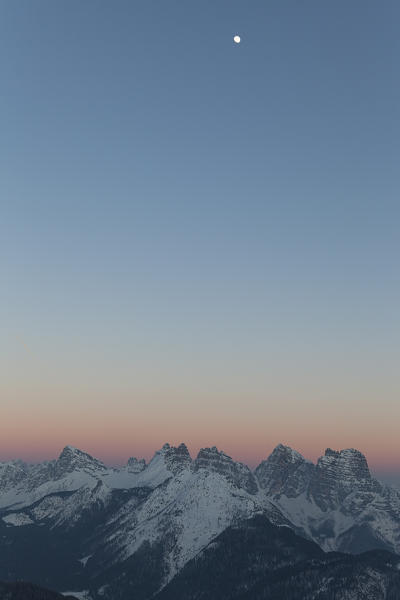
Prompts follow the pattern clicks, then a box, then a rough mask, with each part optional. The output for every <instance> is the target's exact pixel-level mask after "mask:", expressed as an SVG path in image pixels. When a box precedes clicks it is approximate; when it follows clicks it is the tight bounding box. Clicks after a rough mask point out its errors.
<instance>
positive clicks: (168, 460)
mask: <svg viewBox="0 0 400 600" xmlns="http://www.w3.org/2000/svg"><path fill="white" fill-rule="evenodd" d="M161 452H162V454H163V455H164V460H165V465H166V467H167V469H168V471H171V473H173V474H174V475H176V474H177V473H179V472H180V471H182V470H183V469H188V468H189V467H190V465H191V463H192V458H191V456H190V454H189V450H188V449H187V446H186V444H183V443H182V444H180V445H179V446H171V445H170V444H164V446H163V447H162V450H161Z"/></svg>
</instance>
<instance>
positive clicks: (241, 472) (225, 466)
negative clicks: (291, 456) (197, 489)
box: [193, 446, 258, 494]
mask: <svg viewBox="0 0 400 600" xmlns="http://www.w3.org/2000/svg"><path fill="white" fill-rule="evenodd" d="M200 469H206V470H207V471H209V472H214V473H219V474H220V475H223V476H224V477H226V478H227V479H228V480H229V481H230V482H231V483H233V484H234V485H235V486H237V487H239V488H244V489H245V490H246V491H247V492H249V493H250V494H255V493H256V492H257V490H258V486H257V482H256V480H255V477H254V475H253V473H252V472H251V471H250V469H249V468H248V467H247V466H246V465H244V464H242V463H238V462H235V461H234V460H233V459H232V458H231V457H230V456H228V455H227V454H225V452H221V451H219V450H218V448H217V447H216V446H212V448H202V449H201V450H200V451H199V453H198V455H197V458H196V460H195V461H194V462H193V470H194V471H199V470H200Z"/></svg>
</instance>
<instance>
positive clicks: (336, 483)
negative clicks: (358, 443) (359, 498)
mask: <svg viewBox="0 0 400 600" xmlns="http://www.w3.org/2000/svg"><path fill="white" fill-rule="evenodd" d="M378 489H379V484H378V483H377V482H376V481H374V480H373V479H372V477H371V474H370V472H369V468H368V464H367V461H366V458H365V456H364V455H363V454H362V453H361V452H359V451H358V450H354V449H353V448H350V449H348V450H342V451H341V452H338V451H335V450H331V449H330V448H327V450H326V451H325V456H322V457H321V458H319V459H318V462H317V466H316V468H315V470H314V473H313V476H312V478H311V481H310V486H309V495H310V497H311V498H312V499H313V500H314V501H315V502H316V504H317V505H318V506H319V507H320V508H321V509H322V510H323V511H326V510H328V509H332V508H334V507H336V506H338V505H340V504H341V503H342V502H343V501H344V499H345V498H346V497H347V496H348V495H349V494H351V493H354V492H355V491H357V492H364V493H365V492H374V491H377V490H378Z"/></svg>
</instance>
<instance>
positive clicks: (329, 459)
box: [255, 445, 400, 553]
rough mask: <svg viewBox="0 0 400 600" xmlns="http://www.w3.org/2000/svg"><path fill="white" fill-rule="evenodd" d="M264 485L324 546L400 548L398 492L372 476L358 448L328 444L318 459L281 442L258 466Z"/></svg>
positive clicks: (285, 511) (296, 522) (349, 549)
mask: <svg viewBox="0 0 400 600" xmlns="http://www.w3.org/2000/svg"><path fill="white" fill-rule="evenodd" d="M255 474H256V477H257V479H258V481H259V484H260V487H261V488H262V489H263V490H264V493H265V496H266V497H268V498H269V499H270V500H272V502H273V503H274V504H275V506H277V507H278V508H279V509H280V510H281V511H282V512H283V514H284V515H285V516H286V517H287V518H288V519H289V520H290V521H291V522H292V523H293V525H295V526H297V527H299V528H301V530H302V531H303V533H304V535H306V536H307V537H309V538H310V539H313V540H314V541H316V542H317V543H318V544H319V545H320V546H321V547H322V548H323V549H324V550H342V551H345V552H361V551H364V550H370V549H374V548H385V549H388V550H391V551H394V552H397V553H399V552H400V494H399V491H398V490H396V489H394V488H390V487H388V486H385V485H383V484H381V483H379V482H378V481H377V480H376V479H374V478H373V477H372V476H371V474H370V471H369V468H368V464H367V461H366V459H365V456H364V455H363V454H361V452H359V451H358V450H354V449H347V450H342V451H341V452H337V451H335V450H331V449H330V448H328V449H327V450H326V451H325V455H324V456H322V457H321V458H319V459H318V462H317V464H316V465H314V464H313V463H310V462H309V461H307V460H306V459H305V458H303V457H302V456H301V455H300V454H299V453H298V452H295V451H294V450H292V449H291V448H289V447H287V446H283V445H279V446H277V447H276V448H275V450H274V451H273V452H272V454H271V455H270V456H269V457H268V458H267V460H265V461H263V462H262V463H261V464H260V465H259V466H258V467H257V469H256V471H255Z"/></svg>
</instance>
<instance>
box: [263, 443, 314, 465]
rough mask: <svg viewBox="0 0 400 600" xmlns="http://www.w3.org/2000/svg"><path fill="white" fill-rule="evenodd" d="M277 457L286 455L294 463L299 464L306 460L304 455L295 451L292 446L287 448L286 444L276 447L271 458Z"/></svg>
mask: <svg viewBox="0 0 400 600" xmlns="http://www.w3.org/2000/svg"><path fill="white" fill-rule="evenodd" d="M275 455H281V456H282V455H285V456H287V457H288V458H289V459H290V460H291V461H292V462H297V461H299V460H301V461H305V460H306V459H305V458H304V456H303V455H302V454H300V452H297V450H293V448H291V447H290V446H285V445H284V444H278V445H277V446H275V448H274V449H273V450H272V452H271V454H270V457H271V456H275Z"/></svg>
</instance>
